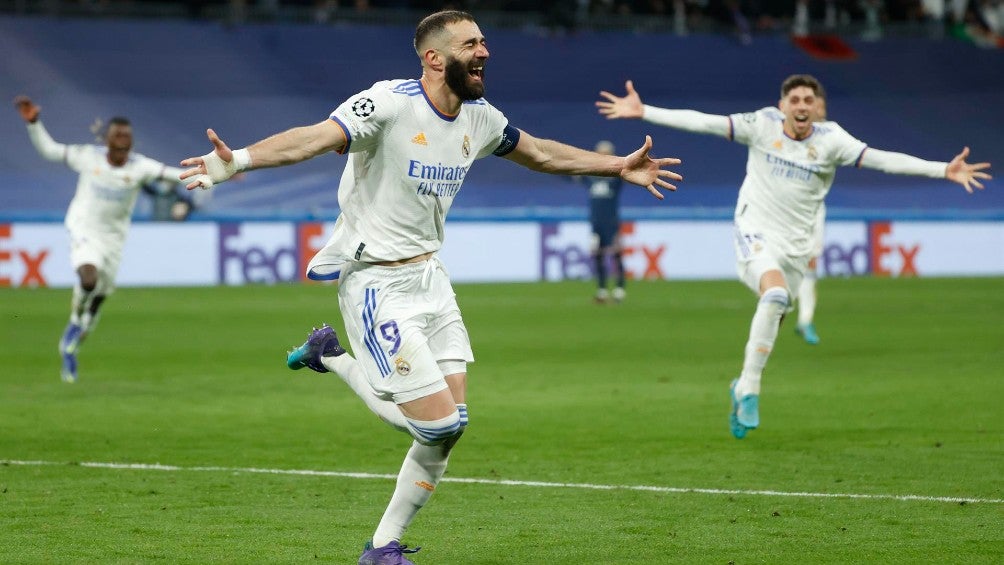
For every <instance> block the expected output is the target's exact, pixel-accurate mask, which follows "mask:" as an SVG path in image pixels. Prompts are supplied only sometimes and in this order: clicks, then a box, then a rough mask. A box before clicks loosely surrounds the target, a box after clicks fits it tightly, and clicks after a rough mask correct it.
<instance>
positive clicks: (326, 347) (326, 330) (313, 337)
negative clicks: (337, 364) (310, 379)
mask: <svg viewBox="0 0 1004 565" xmlns="http://www.w3.org/2000/svg"><path fill="white" fill-rule="evenodd" d="M342 353H345V350H344V349H343V348H342V346H341V345H338V336H337V335H336V334H335V330H333V329H331V326H329V325H328V324H324V325H322V326H321V327H320V329H318V328H314V331H312V332H310V335H308V336H307V341H305V342H304V343H303V345H301V346H300V347H297V348H296V349H294V350H292V351H290V352H289V353H288V354H286V366H287V367H289V368H290V369H293V370H294V371H296V370H299V369H302V368H304V367H310V368H311V369H313V370H315V371H317V372H318V373H327V372H328V369H327V368H326V367H325V366H324V364H323V363H321V357H337V356H339V355H341V354H342Z"/></svg>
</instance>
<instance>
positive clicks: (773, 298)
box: [760, 286, 791, 314]
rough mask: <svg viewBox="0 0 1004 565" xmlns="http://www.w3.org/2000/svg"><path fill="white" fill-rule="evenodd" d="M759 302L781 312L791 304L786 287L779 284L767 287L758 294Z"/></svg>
mask: <svg viewBox="0 0 1004 565" xmlns="http://www.w3.org/2000/svg"><path fill="white" fill-rule="evenodd" d="M760 304H761V305H763V306H767V307H769V308H770V309H772V310H777V311H778V312H779V313H781V314H783V313H784V312H785V311H786V310H787V309H788V306H790V305H791V298H790V297H789V296H788V289H786V288H784V287H781V286H772V287H770V288H768V289H767V290H765V291H764V292H763V294H762V295H761V296H760Z"/></svg>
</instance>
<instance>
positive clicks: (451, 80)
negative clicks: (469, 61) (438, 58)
mask: <svg viewBox="0 0 1004 565" xmlns="http://www.w3.org/2000/svg"><path fill="white" fill-rule="evenodd" d="M469 79H470V75H469V74H468V68H467V65H465V64H463V63H461V62H460V59H454V58H452V57H451V58H450V60H449V61H447V63H446V86H449V87H450V90H452V91H453V93H454V94H456V95H457V97H459V98H460V99H461V100H477V99H479V98H482V97H483V96H484V95H485V86H484V83H474V84H470V83H469V82H468V80H469Z"/></svg>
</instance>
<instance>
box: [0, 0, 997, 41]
mask: <svg viewBox="0 0 1004 565" xmlns="http://www.w3.org/2000/svg"><path fill="white" fill-rule="evenodd" d="M443 8H457V9H464V10H469V11H472V12H475V13H476V14H477V16H478V19H479V20H480V21H483V22H486V23H489V24H491V25H496V26H504V27H523V28H527V27H538V28H540V29H541V30H543V31H546V32H548V33H569V32H574V31H576V30H579V29H600V28H620V29H644V30H647V31H656V30H661V31H665V32H671V33H675V34H678V35H682V34H687V33H690V32H698V31H700V32H708V31H712V32H724V33H734V34H736V36H737V37H738V38H739V39H740V40H741V41H743V42H744V43H746V42H749V41H751V40H752V37H753V36H755V35H757V34H763V33H792V34H794V35H808V34H810V33H828V32H840V33H855V34H859V35H860V36H861V37H862V38H864V39H872V40H875V39H880V38H881V37H883V36H884V35H886V34H909V35H919V34H924V35H927V36H930V37H935V38H937V37H942V36H945V35H950V36H953V37H959V38H965V39H970V40H972V41H974V42H975V43H978V44H980V45H985V46H998V47H999V46H1002V45H1004V42H1002V40H1001V38H1002V37H1004V0H176V1H167V0H154V1H139V0H8V1H5V2H0V12H7V13H15V14H40V15H41V14H49V15H73V16H126V17H179V18H194V19H216V20H225V21H228V22H230V23H233V24H242V23H247V22H256V21H313V22H316V23H331V22H337V21H368V22H384V23H412V22H413V21H415V20H416V19H417V18H418V17H420V15H421V14H425V13H429V12H432V11H435V10H439V9H443Z"/></svg>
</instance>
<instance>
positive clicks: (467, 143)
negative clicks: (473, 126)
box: [460, 135, 471, 159]
mask: <svg viewBox="0 0 1004 565" xmlns="http://www.w3.org/2000/svg"><path fill="white" fill-rule="evenodd" d="M460 152H461V153H463V154H464V158H465V159H466V158H467V157H470V156H471V138H469V137H467V136H466V135H465V136H464V144H463V145H462V146H460Z"/></svg>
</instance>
